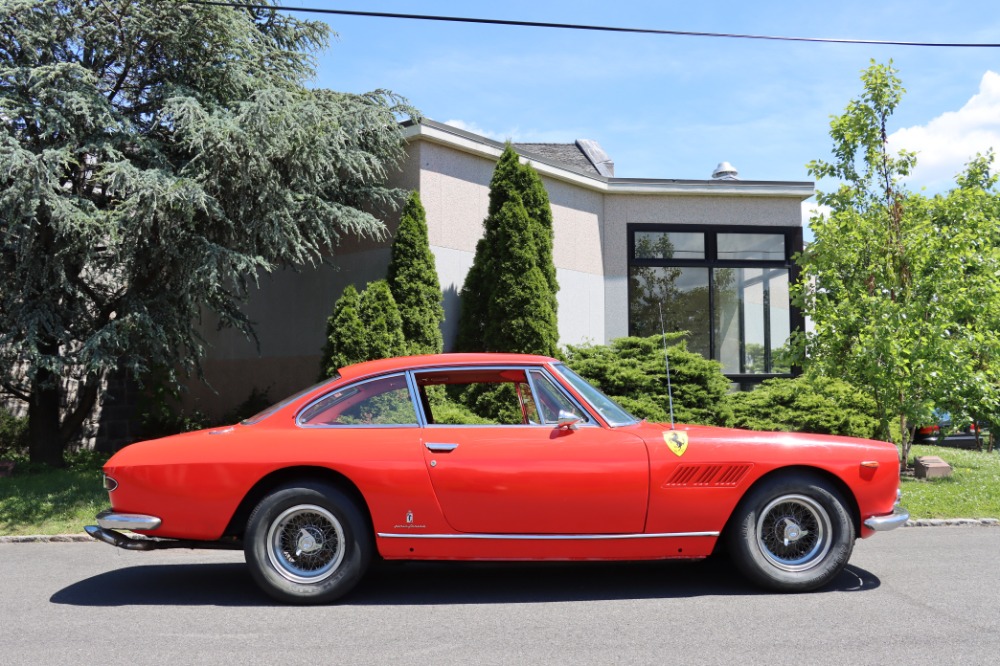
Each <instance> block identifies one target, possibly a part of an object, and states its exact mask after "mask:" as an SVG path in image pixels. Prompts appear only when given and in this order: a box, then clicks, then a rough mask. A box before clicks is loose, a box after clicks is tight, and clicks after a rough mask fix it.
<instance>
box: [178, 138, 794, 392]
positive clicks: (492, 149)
mask: <svg viewBox="0 0 1000 666" xmlns="http://www.w3.org/2000/svg"><path fill="white" fill-rule="evenodd" d="M405 135H406V138H407V159H406V161H405V164H404V165H403V168H402V170H401V171H400V172H399V173H398V174H396V175H395V177H394V181H395V182H394V184H395V185H397V186H399V187H402V188H406V189H411V190H412V189H415V190H418V191H419V192H420V196H421V199H422V201H423V204H424V207H425V208H426V211H427V222H428V229H429V237H430V245H431V249H432V251H433V252H434V255H435V259H436V262H437V269H438V275H439V278H440V282H441V288H442V291H443V292H444V304H445V315H446V321H445V323H444V338H445V349H446V350H448V349H449V346H450V344H451V342H452V341H453V340H454V336H455V331H456V327H457V324H458V313H459V306H460V304H459V296H458V294H459V291H460V290H461V287H462V283H463V281H464V279H465V274H466V272H467V271H468V269H469V267H470V266H471V265H472V259H473V255H474V252H475V247H476V242H477V240H478V239H479V238H480V236H481V235H482V230H483V227H482V222H483V219H484V218H485V217H486V210H487V204H488V199H489V182H490V178H491V177H492V174H493V169H494V167H495V165H496V162H497V160H498V159H499V157H500V154H501V152H502V151H503V148H504V146H503V144H502V143H499V142H496V141H493V140H490V139H487V138H485V137H482V136H478V135H476V134H472V133H470V132H466V131H463V130H461V129H457V128H454V127H451V126H448V125H443V124H440V123H436V122H434V121H430V120H424V121H422V122H421V123H419V124H410V125H409V126H407V127H406V128H405ZM514 147H515V148H516V149H517V151H518V152H519V153H520V154H521V156H522V158H523V159H525V160H527V161H528V162H530V163H531V165H532V166H533V167H534V168H535V169H536V170H537V171H538V172H539V174H541V177H542V180H543V182H544V184H545V187H546V189H547V190H548V194H549V198H550V200H551V204H552V213H553V224H554V233H555V240H554V246H553V259H554V262H555V265H556V269H557V277H558V280H559V285H560V291H559V313H558V315H559V334H560V342H561V344H578V343H583V342H592V343H604V342H607V341H610V340H611V339H613V338H616V337H620V336H624V335H629V334H643V335H648V334H652V333H655V332H658V331H659V315H658V312H659V307H660V304H662V307H663V313H664V317H665V319H666V327H667V329H668V330H687V331H690V336H689V347H690V348H691V349H694V350H697V351H699V352H701V353H703V354H704V355H706V356H708V357H711V358H716V359H718V360H720V361H721V362H722V363H723V367H724V371H725V372H726V374H727V375H728V376H729V377H730V378H731V379H732V380H733V381H734V382H738V383H748V382H750V383H752V382H755V381H759V380H760V379H762V378H764V377H768V376H775V375H782V374H787V371H788V368H787V366H786V365H785V364H784V363H783V362H782V360H781V357H780V350H781V348H782V346H783V345H784V344H785V342H786V341H787V338H788V335H789V332H790V331H791V330H794V329H795V328H796V327H797V326H799V325H800V324H801V322H800V319H799V316H798V314H797V313H796V311H795V310H794V309H793V308H791V307H790V304H789V297H788V286H789V284H790V282H792V281H794V279H795V270H796V269H795V267H794V264H793V262H792V256H793V255H794V253H795V252H797V251H799V250H801V246H802V222H801V203H802V201H804V200H805V199H807V198H809V197H810V196H812V194H813V191H814V189H813V188H814V186H813V183H811V182H784V181H782V182H777V181H752V180H741V179H739V177H738V176H737V174H736V173H735V171H734V170H732V169H731V167H728V165H726V164H722V165H720V170H718V171H717V173H716V174H714V177H711V178H706V179H704V180H674V179H636V178H616V177H615V176H614V163H613V162H612V160H611V159H610V158H609V157H608V156H607V155H606V154H605V153H604V151H603V150H601V148H600V146H599V145H598V144H597V143H595V142H594V141H589V140H578V141H576V142H575V143H570V144H514ZM387 222H388V226H389V230H390V232H392V231H393V230H394V229H395V226H396V224H397V222H398V221H397V220H388V221H387ZM390 244H391V237H390V238H387V239H385V240H384V241H382V242H374V241H356V240H351V241H349V242H345V243H344V244H343V245H342V246H341V247H340V248H338V250H337V252H336V255H335V257H334V260H333V263H334V264H336V268H334V267H332V266H322V267H318V268H315V269H301V270H299V271H292V270H284V271H280V272H278V273H275V274H273V275H268V276H263V277H262V281H261V287H260V289H259V290H258V291H256V292H255V293H254V294H253V295H252V298H251V301H250V303H249V305H248V309H247V311H248V314H249V316H250V318H251V319H252V320H253V321H255V322H256V327H257V331H258V335H259V341H260V347H259V353H258V348H257V346H256V345H254V344H253V343H251V342H249V341H247V340H245V339H244V338H243V337H242V336H241V335H239V334H237V333H235V332H233V331H227V330H223V331H214V330H212V329H209V330H206V333H205V335H206V338H207V341H208V342H209V344H210V345H211V346H210V348H209V352H208V356H207V358H206V360H205V364H204V367H205V372H206V377H207V379H208V381H209V382H210V383H211V385H212V387H213V388H214V389H215V390H216V391H218V394H217V395H212V392H211V391H210V390H207V389H206V388H204V387H202V386H199V385H195V384H192V386H191V395H190V397H191V398H192V399H194V400H198V401H199V402H202V406H203V408H204V407H205V406H206V405H207V406H208V407H209V408H210V411H220V410H221V411H224V410H225V409H229V408H231V407H232V405H233V404H236V403H239V402H240V401H242V400H243V399H245V398H246V396H247V395H248V394H249V392H250V390H251V389H252V388H257V389H258V390H267V391H268V393H269V395H270V396H271V397H272V398H279V397H281V396H283V395H284V394H286V393H290V392H291V391H293V390H296V389H297V388H301V387H302V386H305V385H306V384H308V383H310V382H312V381H313V380H315V379H316V377H317V373H318V369H319V354H320V350H321V348H322V346H323V335H324V330H325V325H326V317H327V316H328V315H329V314H330V312H331V310H332V308H333V304H334V302H335V301H336V299H337V298H338V297H339V295H340V293H341V291H342V290H343V288H344V286H346V285H347V284H348V283H353V284H355V285H357V286H358V287H359V288H363V287H364V285H365V284H366V283H367V282H369V281H372V280H377V279H381V278H383V277H385V275H386V268H387V266H388V262H389V253H390Z"/></svg>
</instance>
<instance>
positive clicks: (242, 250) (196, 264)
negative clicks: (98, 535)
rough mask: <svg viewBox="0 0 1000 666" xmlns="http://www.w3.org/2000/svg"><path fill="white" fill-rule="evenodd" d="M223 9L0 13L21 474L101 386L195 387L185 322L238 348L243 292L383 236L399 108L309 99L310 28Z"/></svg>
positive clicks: (79, 8)
mask: <svg viewBox="0 0 1000 666" xmlns="http://www.w3.org/2000/svg"><path fill="white" fill-rule="evenodd" d="M236 4H237V5H239V4H246V5H247V6H246V7H241V6H235V7H234V6H225V7H223V6H206V5H195V4H190V3H184V2H136V1H135V0H5V1H4V2H2V3H0V274H2V275H3V280H2V281H0V391H2V393H3V394H4V397H13V398H15V399H19V400H21V401H23V402H25V403H26V404H27V405H28V421H29V428H28V429H29V435H30V447H29V448H30V453H31V459H32V461H34V462H45V463H52V464H60V463H61V462H62V453H63V449H64V447H65V445H66V444H67V443H68V442H70V441H72V439H73V438H74V435H75V434H76V433H78V432H79V428H80V425H81V424H82V423H83V422H84V420H85V419H86V417H87V416H88V415H89V414H90V412H91V411H92V408H93V406H94V404H95V403H96V400H97V397H98V392H99V387H100V386H101V382H102V380H103V378H104V377H105V376H106V375H107V373H108V372H110V371H113V370H124V371H126V372H127V373H128V374H130V375H131V376H133V377H141V376H142V375H143V374H144V373H146V372H147V371H148V370H149V365H150V362H151V361H155V362H157V363H162V364H163V365H164V366H165V367H168V368H170V369H171V372H173V369H174V368H178V367H181V368H187V369H194V367H195V366H196V364H197V361H198V359H199V358H200V356H201V354H202V341H201V339H200V337H199V335H198V330H197V326H198V322H199V320H200V318H201V316H202V313H204V312H209V313H212V314H213V315H215V316H216V317H218V319H219V321H220V322H221V323H222V324H223V325H229V326H235V327H238V328H239V329H241V330H242V331H244V332H245V333H247V334H248V335H252V327H251V324H250V322H249V321H248V319H247V318H246V316H245V315H244V314H243V312H242V311H241V308H240V306H241V304H242V302H243V300H244V298H245V296H246V289H247V286H248V285H247V282H248V277H249V278H250V279H252V276H255V275H258V274H260V273H262V272H267V271H270V270H272V269H274V268H275V267H277V266H281V265H286V264H302V263H310V262H312V263H315V262H318V261H320V260H321V259H322V258H323V257H324V256H327V255H328V254H329V253H330V252H331V251H332V248H335V247H336V245H337V242H338V241H339V239H340V238H341V237H342V236H344V235H347V234H354V235H363V236H372V237H377V236H379V235H381V234H382V233H384V228H383V225H382V223H381V222H379V221H378V220H377V219H376V218H375V217H373V216H372V215H371V214H370V213H368V212H366V211H368V210H372V209H374V208H377V207H379V206H382V205H385V204H387V203H390V202H395V201H396V199H397V197H398V195H399V193H397V192H396V191H395V190H393V189H390V188H387V187H385V186H384V184H383V183H384V182H385V175H386V171H387V168H389V167H392V166H394V165H395V164H397V163H398V162H399V161H400V160H401V158H402V156H403V154H404V153H403V143H402V141H401V134H400V132H401V130H400V128H399V125H398V123H397V119H398V115H399V114H400V113H401V114H403V115H407V114H411V110H410V109H409V107H408V106H406V105H405V103H403V102H401V100H399V99H398V98H397V97H395V96H394V95H392V94H391V93H387V92H384V91H376V92H373V93H369V94H365V95H353V94H344V93H337V92H333V91H330V90H322V89H316V88H314V87H312V86H309V85H307V83H308V82H309V81H310V80H311V79H312V78H313V74H314V72H313V68H312V66H311V63H312V61H313V56H314V53H315V52H316V51H317V50H318V49H320V48H322V47H324V46H325V44H326V42H327V36H328V33H329V28H328V27H327V25H326V24H325V23H323V22H320V21H308V20H302V19H298V18H295V17H293V16H290V15H288V14H286V13H283V12H281V11H279V10H278V9H277V8H269V7H263V6H262V5H267V4H270V2H269V0H259V1H257V2H254V3H250V2H246V3H242V1H238V2H237V3H236ZM172 378H173V377H171V379H172ZM71 380H75V381H71ZM70 383H75V385H76V386H77V387H78V390H77V391H76V392H75V396H76V400H75V401H74V400H72V399H71V397H72V396H67V395H66V392H65V390H64V387H65V386H66V385H67V384H70Z"/></svg>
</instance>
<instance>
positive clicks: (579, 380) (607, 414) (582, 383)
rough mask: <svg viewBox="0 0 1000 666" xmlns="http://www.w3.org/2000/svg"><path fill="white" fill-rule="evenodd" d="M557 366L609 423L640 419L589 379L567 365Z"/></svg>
mask: <svg viewBox="0 0 1000 666" xmlns="http://www.w3.org/2000/svg"><path fill="white" fill-rule="evenodd" d="M555 368H556V371H557V372H558V373H559V374H560V375H562V376H563V378H564V379H565V380H566V381H567V382H569V384H570V386H572V387H573V388H574V389H576V392H577V393H579V394H580V395H581V396H583V398H584V400H586V401H587V402H589V403H590V405H591V406H592V407H593V408H594V409H596V410H597V412H598V413H599V414H600V415H601V416H602V417H603V418H604V420H605V421H607V422H608V425H610V426H621V425H628V424H630V423H635V422H636V421H638V420H639V419H637V418H635V417H634V416H632V415H631V414H629V413H628V412H626V411H625V410H624V409H622V408H621V407H620V406H618V404H617V403H615V401H614V400H612V399H611V398H609V397H608V396H606V395H604V394H603V393H601V392H600V391H598V390H597V389H596V388H594V387H593V386H591V385H590V384H588V383H587V380H585V379H584V378H583V377H581V376H580V375H578V374H576V373H575V372H573V371H572V370H570V369H569V368H567V367H566V366H565V365H563V364H561V363H558V364H556V366H555Z"/></svg>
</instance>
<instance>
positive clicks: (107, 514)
mask: <svg viewBox="0 0 1000 666" xmlns="http://www.w3.org/2000/svg"><path fill="white" fill-rule="evenodd" d="M161 522H162V521H161V520H160V519H159V518H157V517H156V516H145V515H142V514H139V513H115V512H114V511H111V510H108V511H101V512H100V513H99V514H97V524H98V525H100V526H101V527H103V528H104V529H106V530H155V529H156V528H157V527H159V526H160V523H161Z"/></svg>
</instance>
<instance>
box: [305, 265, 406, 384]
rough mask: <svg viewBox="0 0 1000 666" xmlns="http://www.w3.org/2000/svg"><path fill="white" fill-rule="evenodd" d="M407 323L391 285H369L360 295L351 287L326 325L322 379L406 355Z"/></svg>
mask: <svg viewBox="0 0 1000 666" xmlns="http://www.w3.org/2000/svg"><path fill="white" fill-rule="evenodd" d="M406 351H407V344H406V340H405V339H404V337H403V320H402V317H400V314H399V308H398V307H397V306H396V301H395V300H393V298H392V292H391V291H390V290H389V283H388V282H386V281H385V280H378V281H376V282H369V283H368V286H367V287H365V290H364V291H362V292H361V294H360V295H359V294H358V291H357V289H355V288H354V285H350V284H349V285H347V286H346V287H345V288H344V293H343V294H341V296H340V298H339V299H337V303H336V305H334V308H333V314H332V315H330V317H329V319H327V322H326V345H325V346H324V347H323V357H322V360H321V361H320V368H321V369H320V379H321V380H322V379H326V378H327V377H332V376H333V375H334V374H335V373H336V372H337V370H339V369H340V368H342V367H344V366H345V365H351V364H353V363H361V362H362V361H371V360H373V359H377V358H389V357H392V356H400V355H403V354H406Z"/></svg>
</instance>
